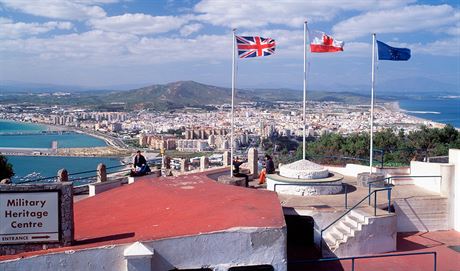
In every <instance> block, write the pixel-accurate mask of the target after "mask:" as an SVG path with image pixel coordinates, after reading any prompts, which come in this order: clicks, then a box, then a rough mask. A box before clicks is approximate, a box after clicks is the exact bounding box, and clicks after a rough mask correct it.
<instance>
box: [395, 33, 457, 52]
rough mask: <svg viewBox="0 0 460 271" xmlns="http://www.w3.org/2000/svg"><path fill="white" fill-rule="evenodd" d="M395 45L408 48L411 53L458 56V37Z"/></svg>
mask: <svg viewBox="0 0 460 271" xmlns="http://www.w3.org/2000/svg"><path fill="white" fill-rule="evenodd" d="M395 46H398V47H405V48H410V49H411V53H412V55H413V56H414V55H418V54H423V55H435V56H453V57H460V51H459V49H458V48H460V40H459V38H458V37H456V38H450V39H443V40H437V41H434V42H429V43H425V44H423V43H412V44H410V43H400V44H397V45H395Z"/></svg>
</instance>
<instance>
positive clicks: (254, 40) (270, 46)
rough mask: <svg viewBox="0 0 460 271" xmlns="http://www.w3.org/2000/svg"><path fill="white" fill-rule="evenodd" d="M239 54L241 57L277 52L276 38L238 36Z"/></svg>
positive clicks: (267, 54)
mask: <svg viewBox="0 0 460 271" xmlns="http://www.w3.org/2000/svg"><path fill="white" fill-rule="evenodd" d="M236 45H237V47H238V56H239V57H240V58H247V57H258V56H269V55H272V54H274V53H275V46H276V44H275V40H274V39H271V38H262V37H257V36H256V37H241V36H236Z"/></svg>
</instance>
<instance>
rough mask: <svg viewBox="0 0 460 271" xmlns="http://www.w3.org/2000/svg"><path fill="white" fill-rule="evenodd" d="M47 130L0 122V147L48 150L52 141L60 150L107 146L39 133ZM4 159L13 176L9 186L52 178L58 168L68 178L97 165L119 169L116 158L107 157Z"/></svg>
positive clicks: (82, 138) (77, 137) (95, 140)
mask: <svg viewBox="0 0 460 271" xmlns="http://www.w3.org/2000/svg"><path fill="white" fill-rule="evenodd" d="M47 130H48V127H47V126H45V125H39V124H31V123H22V122H13V121H7V120H0V147H9V148H13V147H16V148H50V147H51V142H52V141H54V140H56V141H57V142H58V147H62V148H74V147H100V146H106V145H107V144H106V143H105V141H104V140H102V139H99V138H95V137H92V136H89V135H86V134H80V133H73V132H70V133H68V132H65V133H62V134H60V133H58V134H47V133H42V132H43V131H47ZM7 159H8V162H9V163H11V164H12V165H13V170H14V172H15V175H14V177H13V182H21V181H24V180H31V179H39V178H42V177H51V176H56V173H57V171H58V170H59V169H61V168H65V169H67V171H68V172H69V174H72V173H77V172H82V171H92V170H96V167H97V165H98V164H99V163H103V164H105V165H106V166H107V167H112V166H118V165H121V162H120V161H121V159H120V158H107V157H63V156H7ZM108 172H110V171H108ZM90 175H95V172H94V173H89V174H86V176H90ZM84 176H85V175H78V176H75V177H84Z"/></svg>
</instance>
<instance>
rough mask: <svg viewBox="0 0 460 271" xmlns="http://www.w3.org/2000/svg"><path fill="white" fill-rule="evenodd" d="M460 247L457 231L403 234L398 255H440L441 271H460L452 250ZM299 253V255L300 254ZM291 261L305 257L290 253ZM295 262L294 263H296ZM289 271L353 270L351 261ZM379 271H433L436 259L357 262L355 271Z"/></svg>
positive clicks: (293, 267) (459, 259)
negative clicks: (416, 253) (432, 252)
mask: <svg viewBox="0 0 460 271" xmlns="http://www.w3.org/2000/svg"><path fill="white" fill-rule="evenodd" d="M454 245H460V233H459V232H456V231H437V232H426V233H399V234H398V243H397V249H398V251H397V252H392V253H408V252H427V251H435V252H436V253H437V270H438V271H454V270H455V271H459V270H460V252H456V251H454V250H452V249H450V248H449V246H454ZM296 252H297V253H296ZM290 254H291V255H292V257H290V259H291V260H294V259H295V260H299V259H300V258H301V255H299V253H298V251H293V253H290ZM316 254H317V253H315V252H313V251H311V250H305V253H304V256H305V257H304V258H306V257H308V258H311V257H315V256H317V255H316ZM293 258H294V259H293ZM289 270H328V271H339V270H340V271H342V270H352V268H351V261H341V262H330V263H317V264H302V265H299V264H290V265H289ZM363 270H372V271H373V270H378V271H431V270H434V262H433V256H432V255H414V256H404V257H388V258H374V259H358V260H355V271H363Z"/></svg>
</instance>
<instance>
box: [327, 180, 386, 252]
mask: <svg viewBox="0 0 460 271" xmlns="http://www.w3.org/2000/svg"><path fill="white" fill-rule="evenodd" d="M391 189H392V188H391V187H385V188H380V189H375V190H373V191H372V192H371V193H369V194H368V195H367V196H365V197H364V198H362V199H361V200H360V201H359V202H358V203H356V204H355V205H354V206H353V207H351V208H350V209H348V210H347V211H346V212H344V213H343V214H342V215H341V216H339V217H338V218H336V219H335V220H334V221H332V222H331V223H329V225H327V226H326V227H325V228H323V229H321V233H320V240H319V241H320V243H319V249H320V253H321V255H322V254H323V233H324V231H326V230H327V229H329V228H330V227H331V226H332V225H334V224H335V223H337V222H338V221H339V220H340V219H341V218H342V217H344V216H346V215H347V214H348V213H350V212H351V211H352V210H354V209H355V208H356V207H358V206H359V205H360V204H361V203H362V202H363V201H365V200H366V199H367V198H370V197H371V196H372V194H375V196H374V216H376V215H377V192H380V191H388V192H387V193H388V213H390V205H391ZM369 205H370V202H369Z"/></svg>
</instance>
